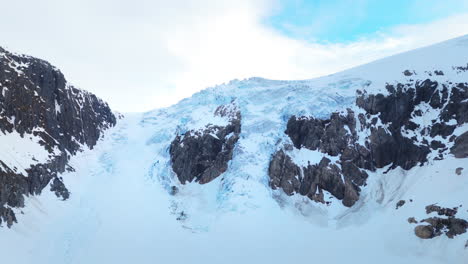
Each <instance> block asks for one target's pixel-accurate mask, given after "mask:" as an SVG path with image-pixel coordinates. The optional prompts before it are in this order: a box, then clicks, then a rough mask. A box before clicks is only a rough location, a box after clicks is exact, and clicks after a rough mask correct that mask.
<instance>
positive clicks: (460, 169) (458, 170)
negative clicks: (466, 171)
mask: <svg viewBox="0 0 468 264" xmlns="http://www.w3.org/2000/svg"><path fill="white" fill-rule="evenodd" d="M462 171H463V168H461V167H459V168H457V169H456V170H455V173H456V174H457V175H461V174H462Z"/></svg>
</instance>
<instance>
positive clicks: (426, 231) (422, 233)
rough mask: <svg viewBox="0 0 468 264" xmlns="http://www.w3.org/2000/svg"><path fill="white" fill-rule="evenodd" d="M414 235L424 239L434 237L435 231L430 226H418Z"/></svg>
mask: <svg viewBox="0 0 468 264" xmlns="http://www.w3.org/2000/svg"><path fill="white" fill-rule="evenodd" d="M414 234H416V236H418V237H419V238H422V239H429V238H433V237H434V229H433V228H432V226H430V225H418V226H416V227H415V228H414Z"/></svg>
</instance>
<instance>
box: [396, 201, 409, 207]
mask: <svg viewBox="0 0 468 264" xmlns="http://www.w3.org/2000/svg"><path fill="white" fill-rule="evenodd" d="M405 203H406V201H405V200H400V201H398V203H397V204H396V208H395V209H398V208H400V207H402V206H403V205H405Z"/></svg>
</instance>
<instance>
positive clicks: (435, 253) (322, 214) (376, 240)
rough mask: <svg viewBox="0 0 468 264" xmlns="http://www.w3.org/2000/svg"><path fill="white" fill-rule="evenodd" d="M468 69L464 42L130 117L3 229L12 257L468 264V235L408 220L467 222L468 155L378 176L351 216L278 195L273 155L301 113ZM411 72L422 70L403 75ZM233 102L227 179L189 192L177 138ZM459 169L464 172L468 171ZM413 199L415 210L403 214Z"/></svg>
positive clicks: (223, 88)
mask: <svg viewBox="0 0 468 264" xmlns="http://www.w3.org/2000/svg"><path fill="white" fill-rule="evenodd" d="M467 63H468V36H465V37H461V38H458V39H454V40H451V41H448V42H444V43H441V44H438V45H434V46H431V47H428V48H423V49H418V50H415V51H412V52H408V53H403V54H400V55H397V56H393V57H389V58H387V59H383V60H380V61H376V62H373V63H370V64H367V65H363V66H361V67H357V68H354V69H350V70H348V71H345V72H341V73H337V74H334V75H330V76H326V77H322V78H318V79H313V80H303V81H273V80H266V79H262V78H250V79H247V80H243V81H238V80H235V81H231V82H229V83H227V84H222V85H219V86H216V87H213V88H208V89H206V90H203V91H201V92H199V93H197V94H194V95H193V96H192V97H191V98H187V99H184V100H182V101H181V102H179V103H178V104H176V105H174V106H171V107H169V108H164V109H157V110H154V111H151V112H148V113H143V114H129V115H126V117H125V118H123V119H121V120H119V122H118V125H117V126H116V127H114V128H112V129H110V130H108V131H107V132H106V134H105V137H104V138H103V139H102V140H101V141H100V142H99V143H98V145H97V146H96V147H95V148H94V149H93V150H85V151H84V152H82V153H79V154H78V155H77V156H75V157H73V158H72V160H71V162H70V165H71V166H72V167H74V168H75V170H76V172H67V173H65V174H63V175H62V177H63V179H64V182H65V185H66V186H67V187H68V188H69V190H70V191H71V197H70V199H69V200H68V201H65V202H62V201H59V200H58V198H56V197H55V196H54V194H52V193H50V192H46V191H45V192H44V194H42V195H40V196H37V197H28V198H27V204H26V207H25V208H23V209H21V210H16V212H18V213H17V217H18V222H19V223H18V224H15V225H13V227H12V228H11V229H7V228H2V229H0V250H1V256H2V261H3V262H5V263H52V264H53V263H60V264H63V263H307V262H312V261H314V262H317V261H318V262H323V263H327V264H335V263H364V264H367V263H369V264H370V263H381V264H393V263H402V264H405V263H408V264H410V263H411V264H418V263H421V264H422V263H424V264H426V263H431V264H432V263H433V264H439V263H440V264H441V263H453V264H466V263H468V249H465V248H464V247H465V242H466V241H467V240H468V234H466V233H465V234H463V235H460V236H456V237H455V238H454V239H448V238H447V237H446V236H440V237H437V238H434V239H431V240H421V239H419V238H418V237H416V236H415V235H414V231H413V229H414V227H415V225H412V224H409V223H408V222H407V219H408V218H409V217H416V219H417V220H421V219H423V218H427V217H428V216H427V215H426V214H425V210H424V207H425V206H426V205H429V204H433V203H437V204H438V205H440V206H444V207H455V206H458V205H460V204H462V205H463V207H462V208H460V210H459V213H458V215H457V216H458V217H460V218H464V219H468V211H467V209H468V195H467V191H468V166H467V165H468V162H467V160H466V159H455V158H454V157H453V156H451V155H447V157H446V158H445V159H444V160H442V161H432V160H431V161H430V162H429V163H428V164H426V165H425V166H423V167H419V166H417V167H415V168H413V169H411V170H409V171H405V170H402V169H395V170H391V171H390V172H389V173H383V172H384V171H386V168H383V169H380V170H378V171H376V172H372V173H369V178H368V182H367V186H365V187H364V188H363V190H362V192H361V197H360V200H359V201H358V202H357V203H356V204H355V205H354V206H353V207H351V208H346V207H343V206H342V205H341V202H340V201H337V200H333V198H331V200H332V204H331V205H330V206H327V205H324V204H318V203H315V202H312V201H310V200H309V199H308V198H306V197H302V196H300V195H294V196H292V197H289V196H287V195H285V194H284V193H282V191H273V190H271V188H270V187H269V186H268V175H267V169H268V164H269V161H270V157H271V155H272V154H273V153H274V152H275V151H276V150H277V149H278V148H280V147H281V146H282V145H283V144H284V143H289V144H290V143H291V142H290V139H289V138H288V137H287V136H286V135H285V134H284V130H285V128H286V123H287V120H288V119H289V117H290V116H292V115H298V116H300V115H306V116H313V117H316V118H328V117H329V115H330V113H332V112H336V111H345V110H346V108H352V109H353V110H356V111H358V109H355V107H354V106H353V105H354V102H355V96H356V89H366V90H367V91H369V92H373V93H374V92H377V91H381V92H384V93H385V92H386V91H385V89H384V88H385V83H387V82H389V83H392V82H404V81H405V80H409V79H421V80H424V79H425V78H426V77H427V75H428V74H429V73H428V72H429V71H433V70H442V71H444V75H443V76H435V75H433V76H432V77H431V78H432V79H436V80H438V81H439V82H442V83H443V82H446V81H447V82H448V81H452V82H457V81H463V82H466V81H467V80H468V72H463V71H456V70H455V69H453V68H452V67H453V66H466V65H467ZM407 69H408V70H411V71H415V72H416V75H414V76H408V77H407V76H404V75H403V74H402V72H403V71H404V70H407ZM425 71H428V72H425ZM231 102H233V104H235V105H236V106H237V107H238V109H240V111H241V113H242V132H241V135H240V139H239V141H238V143H237V145H236V147H235V149H234V154H233V159H232V161H231V162H230V163H229V168H228V170H227V171H226V172H225V173H224V174H223V175H221V176H220V177H218V178H217V179H215V180H214V181H212V182H210V183H208V184H205V185H199V184H197V183H190V184H187V185H181V184H180V183H179V182H178V180H177V178H176V177H175V175H174V173H173V171H172V168H171V166H170V156H169V153H168V148H169V145H170V143H171V141H172V140H173V139H174V137H175V136H176V134H177V133H179V134H182V133H184V132H186V131H188V130H192V129H195V130H198V129H201V128H203V126H204V125H207V124H218V125H219V124H221V125H222V124H223V122H226V120H223V119H222V118H220V117H216V116H215V115H213V113H214V111H215V110H216V108H217V107H218V106H220V105H225V104H230V103H231ZM431 118H432V117H431ZM434 118H437V116H434ZM429 121H430V120H429ZM429 121H428V120H421V121H420V122H421V123H427V122H429ZM467 130H468V127H467V126H463V127H459V128H458V129H457V134H461V133H463V132H464V131H467ZM360 133H361V134H362V135H360V139H361V137H365V135H366V131H360ZM0 139H1V136H0ZM290 155H291V156H292V157H293V159H294V160H295V161H296V162H297V163H298V164H302V165H306V164H308V162H310V163H311V164H314V163H316V162H317V161H319V160H320V157H321V156H320V155H323V154H322V153H315V152H313V151H302V150H300V151H299V150H297V149H293V150H292V151H291V153H290ZM458 167H464V168H465V169H464V170H463V171H462V174H461V175H456V173H455V169H456V168H458ZM173 185H176V186H178V188H179V193H178V194H177V195H175V196H171V195H169V190H170V187H171V186H173ZM327 196H328V195H327ZM401 199H404V200H407V203H406V204H405V205H404V206H403V207H401V208H399V209H398V210H395V204H396V203H397V202H398V201H399V200H401ZM409 199H412V200H413V202H409ZM182 212H183V213H182ZM176 218H179V220H176Z"/></svg>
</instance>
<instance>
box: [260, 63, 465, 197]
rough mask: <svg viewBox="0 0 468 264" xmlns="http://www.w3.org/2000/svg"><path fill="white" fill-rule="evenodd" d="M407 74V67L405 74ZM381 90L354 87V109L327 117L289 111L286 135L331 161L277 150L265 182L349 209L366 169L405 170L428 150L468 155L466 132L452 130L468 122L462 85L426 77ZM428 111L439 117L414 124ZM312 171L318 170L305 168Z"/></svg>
mask: <svg viewBox="0 0 468 264" xmlns="http://www.w3.org/2000/svg"><path fill="white" fill-rule="evenodd" d="M410 73H411V74H413V73H412V72H410V71H405V75H407V76H410V75H408V74H410ZM436 75H440V74H436ZM386 90H387V93H386V94H384V93H377V94H370V93H368V92H366V91H359V90H358V91H357V97H356V108H355V110H352V109H348V110H347V111H344V112H336V113H332V114H331V116H330V118H329V119H318V118H314V117H310V116H301V117H296V116H292V117H291V118H290V119H289V120H288V123H287V127H286V131H285V134H286V135H288V137H289V139H290V140H291V142H292V143H293V145H294V148H296V149H299V150H300V149H301V148H306V149H308V150H312V151H317V152H319V153H321V154H323V155H327V156H329V157H335V158H334V159H336V161H335V162H330V159H327V158H324V159H322V160H321V161H320V162H318V163H317V164H309V165H308V166H299V165H296V164H294V162H293V161H292V160H291V159H288V155H289V154H288V151H287V150H285V148H284V147H282V148H281V149H280V150H278V151H277V152H276V153H275V154H273V156H272V159H271V161H270V166H269V170H268V172H269V177H270V186H271V187H272V188H273V189H277V188H280V189H282V190H284V191H285V193H286V194H288V195H292V194H294V193H299V194H301V195H306V196H308V197H310V198H311V199H313V200H318V201H322V199H319V198H317V195H318V196H319V197H320V194H321V193H322V190H326V191H328V192H330V193H331V194H332V195H333V196H335V197H336V198H337V199H339V200H342V201H343V204H344V205H345V206H352V205H353V204H354V203H355V202H356V201H357V200H358V198H359V192H360V188H361V187H362V186H364V185H365V182H366V179H367V175H368V174H367V173H366V171H375V170H376V169H377V168H384V167H387V166H389V169H394V168H396V167H401V168H403V169H405V170H409V169H411V168H413V167H414V166H417V165H422V164H424V163H425V162H427V161H428V155H429V153H431V152H435V153H436V154H437V155H436V156H435V159H442V158H443V157H444V156H445V155H448V154H453V155H454V156H455V157H457V158H465V157H467V156H468V132H466V133H465V134H462V135H460V136H458V137H457V136H455V135H454V131H455V129H456V128H457V127H460V126H462V125H463V124H465V123H467V122H468V85H467V84H466V83H455V84H453V83H438V82H437V81H434V80H430V79H426V80H424V81H411V82H409V83H407V84H401V83H397V84H395V85H390V84H388V85H387V86H386ZM434 112H435V113H437V118H434V119H433V120H431V122H430V123H429V124H427V122H421V121H419V120H421V119H424V118H423V117H424V116H425V115H429V114H428V113H430V115H431V116H433V115H434ZM450 145H451V146H452V147H450ZM449 148H450V149H449ZM327 160H328V161H327ZM325 164H326V165H325ZM311 168H319V169H312V170H313V172H312V173H310V172H309V171H310V170H311ZM310 175H313V176H310ZM310 182H315V183H316V184H311V183H310ZM324 182H327V184H323V183H324ZM322 202H323V201H322Z"/></svg>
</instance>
